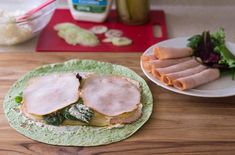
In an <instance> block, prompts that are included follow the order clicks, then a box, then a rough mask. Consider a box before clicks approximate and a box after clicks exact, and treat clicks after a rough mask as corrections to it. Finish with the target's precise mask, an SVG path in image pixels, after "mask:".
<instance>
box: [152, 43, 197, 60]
mask: <svg viewBox="0 0 235 155" xmlns="http://www.w3.org/2000/svg"><path fill="white" fill-rule="evenodd" d="M153 53H154V55H155V57H156V58H158V59H159V60H163V59H173V58H183V57H187V56H191V55H192V54H193V50H192V49H191V48H188V47H185V48H174V47H162V46H156V47H154V49H153Z"/></svg>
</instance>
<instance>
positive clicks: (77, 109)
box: [69, 103, 94, 123]
mask: <svg viewBox="0 0 235 155" xmlns="http://www.w3.org/2000/svg"><path fill="white" fill-rule="evenodd" d="M69 113H70V115H71V116H73V117H75V118H76V119H78V120H80V121H83V122H85V123H89V122H90V120H91V119H92V117H93V114H94V113H93V111H92V110H91V109H90V108H88V107H87V106H85V105H83V104H79V103H78V104H74V105H72V106H71V107H70V108H69Z"/></svg>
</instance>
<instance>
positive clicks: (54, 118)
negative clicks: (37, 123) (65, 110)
mask: <svg viewBox="0 0 235 155" xmlns="http://www.w3.org/2000/svg"><path fill="white" fill-rule="evenodd" d="M43 119H44V121H45V123H46V124H50V125H56V126H58V125H60V124H62V123H63V121H64V120H65V118H64V116H63V115H62V114H61V113H60V112H57V113H53V114H48V115H45V116H44V117H43Z"/></svg>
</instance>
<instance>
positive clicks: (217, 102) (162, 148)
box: [0, 52, 235, 155]
mask: <svg viewBox="0 0 235 155" xmlns="http://www.w3.org/2000/svg"><path fill="white" fill-rule="evenodd" d="M139 57H140V53H46V54H42V53H14V52H13V53H0V100H1V103H2V101H3V98H4V95H5V94H6V92H7V91H8V89H9V88H10V86H11V85H12V84H13V83H14V82H15V81H16V80H17V79H18V78H19V77H21V76H22V75H23V74H25V73H26V72H28V71H30V70H32V69H33V68H35V67H37V66H40V65H42V64H47V63H54V62H63V61H65V60H69V59H74V58H78V59H95V60H100V61H106V62H111V63H115V64H120V65H124V66H127V67H129V68H131V69H133V70H134V71H136V72H137V73H138V74H139V75H140V76H142V77H143V78H144V79H145V80H146V81H147V83H148V85H149V87H150V89H151V91H152V93H153V96H154V110H153V114H152V116H151V118H150V120H149V121H148V122H147V123H146V124H145V125H144V126H143V127H142V128H141V129H140V130H139V131H138V132H136V133H135V134H134V135H133V136H131V137H130V138H128V139H126V140H124V141H122V142H118V143H114V144H111V145H106V146H99V147H59V146H52V145H47V144H42V143H39V142H36V141H33V140H31V139H29V138H27V137H24V136H22V135H21V134H19V133H18V132H16V131H15V130H14V129H12V128H11V127H10V126H9V124H8V122H7V120H6V118H5V116H4V113H3V108H2V106H0V154H1V155H5V154H46V153H47V154H52V155H54V154H82V155H84V154H157V153H160V154H174V155H175V154H200V155H204V154H223V155H224V154H234V152H235V96H234V97H228V98H218V99H217V98H214V99H209V98H197V97H190V96H185V95H180V94H176V93H173V92H170V91H168V90H165V89H163V88H161V87H158V86H157V85H155V84H154V83H152V82H151V81H150V80H148V79H147V78H146V77H145V76H144V74H143V72H142V71H141V69H140V65H139Z"/></svg>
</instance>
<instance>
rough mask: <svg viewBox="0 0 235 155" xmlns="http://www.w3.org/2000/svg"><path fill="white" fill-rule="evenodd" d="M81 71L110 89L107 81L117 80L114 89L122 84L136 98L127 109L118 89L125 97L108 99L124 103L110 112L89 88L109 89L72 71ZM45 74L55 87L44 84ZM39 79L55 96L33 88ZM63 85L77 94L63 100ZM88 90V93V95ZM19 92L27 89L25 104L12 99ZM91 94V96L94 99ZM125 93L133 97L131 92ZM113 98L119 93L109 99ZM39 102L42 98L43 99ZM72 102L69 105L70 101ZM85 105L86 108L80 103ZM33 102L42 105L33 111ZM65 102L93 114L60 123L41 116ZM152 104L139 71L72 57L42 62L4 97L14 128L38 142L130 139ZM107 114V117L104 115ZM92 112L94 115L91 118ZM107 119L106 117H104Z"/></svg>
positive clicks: (94, 142)
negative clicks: (52, 61)
mask: <svg viewBox="0 0 235 155" xmlns="http://www.w3.org/2000/svg"><path fill="white" fill-rule="evenodd" d="M78 72H79V73H81V75H82V74H84V75H82V77H87V78H91V79H95V80H97V79H98V80H100V79H99V78H101V79H103V80H104V85H102V86H104V88H106V89H107V90H108V89H109V86H108V85H109V84H108V83H109V82H111V83H118V84H119V85H116V84H114V86H116V90H118V89H120V88H122V87H123V88H125V89H127V90H128V91H129V94H131V95H132V97H135V99H134V100H132V103H128V104H129V105H128V108H123V107H122V106H123V104H124V103H125V104H126V101H125V94H124V93H120V94H119V95H120V96H119V97H124V100H120V99H119V100H118V99H116V100H115V101H112V102H110V104H113V106H116V107H118V106H120V107H119V109H118V110H115V109H112V110H111V112H110V111H109V110H107V109H103V108H105V106H103V107H101V109H99V108H100V105H99V103H98V102H97V103H96V102H95V103H94V102H91V101H93V97H94V95H93V94H89V93H90V91H91V90H89V89H90V88H91V89H98V91H97V93H104V94H105V91H104V90H103V89H101V87H100V85H95V87H94V84H93V82H94V81H92V80H89V81H88V82H87V81H85V82H82V81H79V78H78V79H74V76H76V73H78ZM47 76H48V77H47ZM44 77H47V78H50V79H51V80H52V81H53V80H54V84H53V86H55V87H53V89H52V90H51V87H52V86H51V84H50V83H47V82H46V83H45V81H44V79H43V78H44ZM53 78H55V79H53ZM60 78H62V79H60ZM35 79H37V80H35ZM58 79H60V80H62V81H64V80H68V81H69V82H67V83H68V85H62V84H61V85H59V84H58V85H57V84H56V81H57V80H58ZM76 80H78V81H79V82H77V81H76ZM59 82H60V81H59ZM86 82H87V83H86ZM29 83H30V86H29ZM31 83H34V84H31ZM62 83H63V82H62ZM40 84H44V85H43V86H44V87H45V88H46V90H47V93H49V94H50V95H51V96H53V95H54V96H53V97H52V98H47V97H48V96H44V95H45V92H44V91H39V92H40V93H32V92H33V91H32V90H35V91H37V90H38V89H39V88H41V87H39V86H38V85H40ZM83 85H85V86H86V88H88V90H84V89H83ZM29 87H30V89H29ZM77 87H78V89H77ZM26 88H27V91H26ZM45 88H44V89H45ZM63 89H74V90H75V91H76V92H77V93H78V94H79V95H78V96H77V94H76V93H74V91H71V92H70V93H69V94H70V96H69V98H66V99H65V97H64V96H63V93H62V94H60V93H61V92H60V91H61V90H63ZM29 90H31V91H29ZM24 91H26V92H27V93H26V92H24ZM28 91H29V92H28ZM85 91H86V93H85V95H84V92H85ZM21 92H23V101H22V103H21V104H22V105H21V104H18V103H16V101H15V98H14V97H15V96H17V95H19V94H20V93H21ZM53 92H54V93H55V92H59V95H58V94H57V93H55V94H53ZM92 92H95V91H92ZM138 92H139V93H140V94H139V95H140V96H138ZM82 94H83V95H82ZM114 94H115V93H113V94H112V93H111V95H114ZM85 96H86V97H85ZM91 96H93V97H92V98H90V97H91ZM105 96H106V97H107V95H104V97H105ZM33 97H35V98H37V99H38V100H41V104H42V106H43V103H45V104H46V103H47V108H45V109H43V108H40V107H39V106H38V104H36V106H35V105H34V104H35V102H32V98H33ZM96 97H97V98H98V99H101V98H102V95H97V96H96ZM126 97H127V99H129V98H128V96H126ZM83 98H85V100H84V101H82V102H83V103H80V100H81V99H82V100H83ZM97 98H96V99H97ZM114 98H115V97H113V98H111V99H114ZM76 99H77V100H78V101H79V103H77V102H75V103H74V100H76ZM109 99H110V98H109ZM106 100H107V99H106ZM58 101H61V102H60V104H59V105H60V106H54V102H56V103H57V102H58ZM62 101H63V102H62ZM64 101H66V102H64ZM37 102H38V103H40V101H37ZM70 102H71V104H68V103H70ZM100 103H101V102H100ZM48 104H50V106H48ZM61 105H63V106H61ZM81 105H82V108H81V107H80V106H81ZM30 106H31V107H30ZM34 106H35V107H36V108H38V110H35V109H34ZM67 106H70V107H69V108H70V109H69V110H71V109H72V110H71V111H72V112H71V111H69V112H71V113H73V114H74V115H73V116H76V115H77V114H78V116H80V114H81V113H78V112H77V111H76V110H77V109H79V108H81V109H82V110H83V111H85V112H87V111H88V112H89V113H88V114H87V113H86V115H82V116H86V117H85V118H86V119H83V120H82V121H79V120H63V121H62V123H61V122H60V123H61V124H56V125H54V124H48V123H45V120H43V119H44V118H45V115H51V114H52V113H53V112H55V113H58V112H61V110H63V108H66V107H67ZM29 107H30V108H29ZM111 108H112V106H111ZM152 108H153V100H152V94H151V92H150V90H149V88H148V86H147V84H146V82H145V81H144V80H143V79H142V78H141V77H140V76H138V75H137V74H136V73H135V72H133V71H132V70H130V69H128V68H126V67H123V66H119V65H114V64H111V63H105V62H98V61H93V60H70V61H67V62H65V63H58V64H49V65H44V66H41V67H39V68H37V69H35V70H33V71H31V72H29V73H27V74H26V75H25V76H23V77H22V78H21V79H19V80H18V81H17V82H16V83H15V84H14V85H13V86H12V88H11V89H10V90H9V92H8V93H7V95H6V96H5V99H4V112H5V115H6V117H7V119H8V121H9V123H10V125H11V127H13V128H14V129H16V130H17V131H18V132H20V133H21V134H23V135H25V136H27V137H29V138H31V139H34V140H36V141H40V142H44V143H48V144H54V145H66V146H96V145H104V144H110V143H113V142H117V141H121V140H123V139H126V138H128V137H129V136H131V135H132V134H133V133H135V132H136V131H137V130H138V129H139V128H140V127H141V126H142V125H143V124H144V123H145V122H146V121H147V120H148V119H149V117H150V115H151V113H152ZM48 109H49V110H48ZM74 109H75V110H74ZM81 109H80V110H81ZM89 110H90V111H89ZM78 111H79V110H78ZM91 111H92V112H91ZM71 113H70V114H71ZM82 114H84V113H82ZM104 114H105V115H107V116H108V117H107V118H106V117H103V116H104ZM91 115H92V117H91V119H89V118H90V116H91ZM38 116H39V117H38ZM42 116H43V117H42ZM88 116H89V117H88ZM92 118H99V119H92ZM104 118H105V121H104V120H103V119H104ZM86 120H87V122H86ZM78 122H80V123H78ZM102 123H103V124H102Z"/></svg>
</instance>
